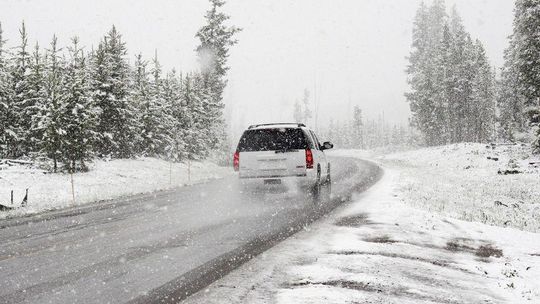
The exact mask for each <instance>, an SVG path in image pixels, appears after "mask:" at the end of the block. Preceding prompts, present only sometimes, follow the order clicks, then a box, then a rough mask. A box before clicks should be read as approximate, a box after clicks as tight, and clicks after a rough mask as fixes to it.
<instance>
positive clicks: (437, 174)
mask: <svg viewBox="0 0 540 304" xmlns="http://www.w3.org/2000/svg"><path fill="white" fill-rule="evenodd" d="M342 153H346V152H342ZM530 155H531V151H530V147H528V146H519V145H516V146H490V145H488V146H486V145H485V144H472V143H468V144H455V145H448V146H441V147H432V148H424V149H419V150H413V151H408V152H398V153H393V154H389V155H385V156H382V157H379V158H378V160H379V161H381V162H382V163H383V164H385V165H386V166H388V167H390V168H394V169H396V170H398V171H399V174H400V178H399V180H400V186H399V187H400V192H401V194H402V196H403V199H404V201H405V202H406V203H407V204H411V205H412V206H414V207H418V208H421V209H424V210H428V211H431V212H437V213H439V214H443V215H446V216H450V217H453V218H457V219H462V220H467V221H474V222H481V223H486V224H490V225H497V226H502V227H516V228H519V229H523V230H527V231H532V232H540V160H539V159H538V158H535V157H531V156H530ZM512 173H517V174H512Z"/></svg>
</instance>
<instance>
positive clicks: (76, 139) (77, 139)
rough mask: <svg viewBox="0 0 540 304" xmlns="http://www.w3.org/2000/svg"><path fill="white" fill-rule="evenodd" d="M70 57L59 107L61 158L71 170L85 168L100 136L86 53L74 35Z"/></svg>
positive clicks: (84, 169)
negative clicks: (61, 102) (91, 93)
mask: <svg viewBox="0 0 540 304" xmlns="http://www.w3.org/2000/svg"><path fill="white" fill-rule="evenodd" d="M71 41H72V45H71V47H70V48H69V55H70V60H69V63H68V64H67V66H66V68H65V74H64V80H63V93H62V95H63V99H64V101H65V102H64V104H63V107H62V108H61V109H60V113H61V114H60V125H61V126H62V128H63V129H64V132H62V136H61V138H62V152H61V153H62V159H63V161H64V164H65V165H66V166H67V167H68V168H69V169H70V171H71V172H73V171H74V170H77V169H78V168H77V164H76V163H77V162H79V164H80V166H79V169H80V170H83V171H86V170H87V167H86V164H85V162H86V161H88V160H90V159H91V157H92V155H93V151H92V149H93V144H94V142H95V140H96V139H97V133H96V131H95V128H96V120H97V111H96V108H95V106H94V104H93V102H92V99H91V98H90V86H89V77H88V70H87V66H86V57H85V56H84V53H83V50H82V49H81V48H80V46H79V39H78V38H77V37H74V38H72V39H71Z"/></svg>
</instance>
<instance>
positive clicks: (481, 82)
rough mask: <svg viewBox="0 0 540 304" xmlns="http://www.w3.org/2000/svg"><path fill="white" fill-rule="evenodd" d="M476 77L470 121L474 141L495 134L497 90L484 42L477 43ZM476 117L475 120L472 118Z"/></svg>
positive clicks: (480, 140)
mask: <svg viewBox="0 0 540 304" xmlns="http://www.w3.org/2000/svg"><path fill="white" fill-rule="evenodd" d="M475 50H476V52H475V53H476V56H475V60H474V75H475V77H474V79H473V81H472V96H471V97H472V98H471V102H472V104H471V105H472V106H471V108H470V113H469V115H470V118H471V119H470V121H471V123H473V124H472V126H471V127H472V131H473V132H472V135H473V138H472V141H475V142H487V141H489V140H491V139H493V137H494V135H495V95H494V93H495V90H494V79H493V72H492V68H491V66H490V65H489V62H488V59H487V56H486V51H485V50H484V47H483V46H482V43H481V42H480V41H479V40H477V41H476V43H475ZM473 117H474V120H473V119H472V118H473Z"/></svg>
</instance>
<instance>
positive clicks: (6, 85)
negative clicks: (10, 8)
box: [0, 23, 13, 158]
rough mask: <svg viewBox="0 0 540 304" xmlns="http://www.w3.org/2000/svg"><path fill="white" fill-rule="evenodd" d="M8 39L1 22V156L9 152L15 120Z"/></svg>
mask: <svg viewBox="0 0 540 304" xmlns="http://www.w3.org/2000/svg"><path fill="white" fill-rule="evenodd" d="M5 43H6V40H5V39H4V36H3V31H2V23H0V158H3V157H6V156H7V154H8V153H7V152H8V141H9V138H10V135H8V132H9V131H10V130H11V129H12V125H11V124H12V123H13V120H12V119H11V117H10V114H11V110H10V105H11V101H10V96H11V95H12V94H11V93H10V88H11V85H10V78H9V71H8V62H7V58H6V55H7V54H6V50H5Z"/></svg>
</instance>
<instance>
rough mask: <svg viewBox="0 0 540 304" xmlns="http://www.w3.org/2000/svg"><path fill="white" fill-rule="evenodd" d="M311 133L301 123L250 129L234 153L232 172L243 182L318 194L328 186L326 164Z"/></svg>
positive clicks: (326, 143)
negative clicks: (293, 187)
mask: <svg viewBox="0 0 540 304" xmlns="http://www.w3.org/2000/svg"><path fill="white" fill-rule="evenodd" d="M331 148H333V145H332V144H331V143H330V142H325V143H324V144H322V145H321V144H320V143H319V140H318V139H317V136H316V135H315V133H314V132H313V131H312V130H310V129H309V128H307V127H306V126H305V125H304V124H301V123H274V124H262V125H253V126H250V127H249V128H248V129H247V130H246V131H244V134H242V137H241V138H240V142H239V143H238V147H237V148H236V152H235V153H234V170H235V171H238V172H239V177H240V179H241V180H243V181H249V182H255V183H261V184H282V183H285V182H293V183H296V184H297V185H299V186H308V187H311V189H312V190H313V191H314V193H315V194H318V193H319V191H320V187H321V185H322V184H324V183H330V163H329V162H328V160H327V159H326V155H325V153H324V150H327V149H331Z"/></svg>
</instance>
